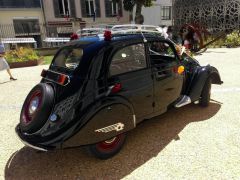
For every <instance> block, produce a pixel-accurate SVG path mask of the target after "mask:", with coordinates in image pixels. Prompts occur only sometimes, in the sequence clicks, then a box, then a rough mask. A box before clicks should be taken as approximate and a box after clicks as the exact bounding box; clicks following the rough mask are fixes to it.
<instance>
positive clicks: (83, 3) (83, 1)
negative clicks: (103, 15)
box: [80, 0, 87, 17]
mask: <svg viewBox="0 0 240 180" xmlns="http://www.w3.org/2000/svg"><path fill="white" fill-rule="evenodd" d="M80 1H81V10H82V17H87V10H86V3H85V2H86V1H85V0H80Z"/></svg>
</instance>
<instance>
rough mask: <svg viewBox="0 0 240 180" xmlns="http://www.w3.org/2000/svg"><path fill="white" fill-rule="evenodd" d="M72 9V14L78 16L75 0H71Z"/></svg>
mask: <svg viewBox="0 0 240 180" xmlns="http://www.w3.org/2000/svg"><path fill="white" fill-rule="evenodd" d="M70 11H71V14H70V16H71V17H76V8H75V0H70Z"/></svg>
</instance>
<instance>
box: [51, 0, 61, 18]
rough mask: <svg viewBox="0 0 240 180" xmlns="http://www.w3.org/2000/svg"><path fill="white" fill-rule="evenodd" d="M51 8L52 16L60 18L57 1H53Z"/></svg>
mask: <svg viewBox="0 0 240 180" xmlns="http://www.w3.org/2000/svg"><path fill="white" fill-rule="evenodd" d="M53 8H54V15H55V17H56V18H59V17H61V16H60V10H59V2H58V0H53Z"/></svg>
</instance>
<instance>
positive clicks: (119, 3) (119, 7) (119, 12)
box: [118, 0, 123, 17]
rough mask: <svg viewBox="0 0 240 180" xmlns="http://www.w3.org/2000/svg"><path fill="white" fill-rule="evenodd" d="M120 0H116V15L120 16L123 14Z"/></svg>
mask: <svg viewBox="0 0 240 180" xmlns="http://www.w3.org/2000/svg"><path fill="white" fill-rule="evenodd" d="M122 7H123V6H122V0H118V15H119V16H120V17H122V16H123V12H122V11H123V10H122Z"/></svg>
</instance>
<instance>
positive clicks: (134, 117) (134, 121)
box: [133, 114, 136, 127]
mask: <svg viewBox="0 0 240 180" xmlns="http://www.w3.org/2000/svg"><path fill="white" fill-rule="evenodd" d="M133 124H134V127H136V115H135V114H134V115H133Z"/></svg>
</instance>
